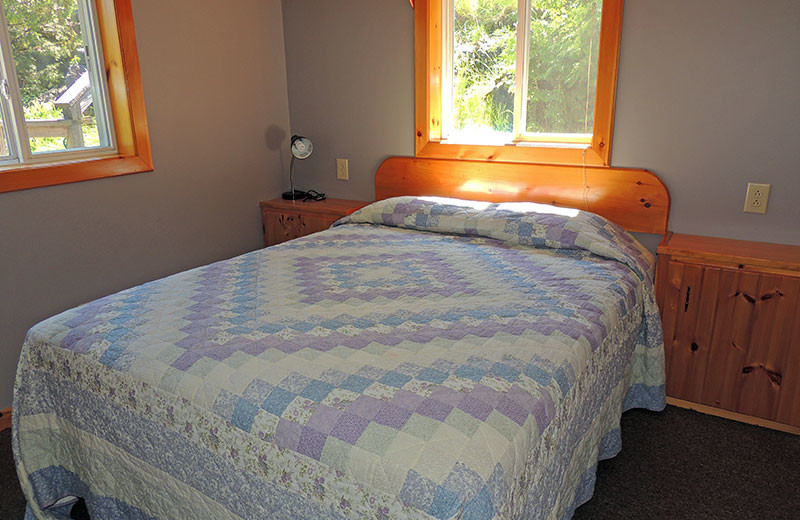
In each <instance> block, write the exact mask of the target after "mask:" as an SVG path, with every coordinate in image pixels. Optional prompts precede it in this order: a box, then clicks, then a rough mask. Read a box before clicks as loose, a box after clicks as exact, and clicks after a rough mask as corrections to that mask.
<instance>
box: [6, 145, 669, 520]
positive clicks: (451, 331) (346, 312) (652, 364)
mask: <svg viewBox="0 0 800 520" xmlns="http://www.w3.org/2000/svg"><path fill="white" fill-rule="evenodd" d="M431 165H433V166H431ZM457 166H458V167H459V168H460V169H459V173H458V174H457V175H461V176H467V177H468V178H467V179H466V180H464V179H463V178H458V179H460V180H457V183H458V184H459V185H460V186H464V187H465V188H464V189H463V190H461V191H459V190H454V189H453V188H452V186H451V184H452V182H453V179H454V174H453V172H452V171H451V168H452V161H436V160H427V161H420V160H416V159H404V158H394V159H389V160H388V161H387V163H384V165H383V166H382V167H381V170H379V172H378V176H377V178H376V186H377V189H376V195H377V198H378V199H379V200H378V202H376V203H374V204H371V205H369V206H367V207H365V208H363V209H362V210H359V211H358V212H356V213H354V214H352V215H350V216H348V217H345V218H344V219H342V220H340V221H339V222H337V223H336V224H335V225H334V227H333V228H331V229H329V230H327V231H323V232H321V233H316V234H313V235H310V236H307V237H304V238H301V239H297V240H293V241H290V242H287V243H284V244H281V245H278V246H273V247H270V248H266V249H263V250H259V251H254V252H251V253H247V254H245V255H242V256H239V257H236V258H233V259H230V260H226V261H222V262H218V263H214V264H211V265H208V266H204V267H200V268H197V269H193V270H190V271H186V272H184V273H179V274H176V275H174V276H170V277H167V278H164V279H162V280H157V281H153V282H150V283H147V284H144V285H141V286H138V287H134V288H132V289H128V290H126V291H122V292H120V293H117V294H114V295H111V296H108V297H105V298H101V299H99V300H96V301H94V302H91V303H88V304H85V305H83V306H80V307H77V308H75V309H72V310H68V311H66V312H64V313H61V314H59V315H57V316H54V317H52V318H50V319H48V320H45V321H43V322H42V323H40V324H38V325H36V326H35V327H33V328H32V329H31V330H30V332H29V334H28V336H27V338H26V341H25V344H24V346H23V350H22V354H21V357H20V364H19V369H18V374H17V380H16V386H15V396H14V416H13V421H14V424H13V427H14V437H13V448H14V453H15V458H16V462H17V469H18V474H19V477H20V482H21V485H22V488H23V491H24V492H25V495H26V497H27V499H28V512H27V516H28V517H30V518H69V510H70V508H71V507H72V505H73V503H74V502H75V500H76V499H77V498H78V497H80V498H82V499H83V500H84V501H85V502H86V505H87V508H88V510H89V512H90V514H91V516H92V518H93V519H115V518H220V519H223V518H231V519H234V518H248V519H249V518H270V519H272V518H276V519H277V518H287V519H288V518H314V517H316V518H325V519H327V518H377V519H388V518H397V519H415V518H425V519H431V518H437V519H450V518H459V519H465V520H467V519H470V520H478V519H487V520H488V519H492V518H498V519H499V518H526V519H527V518H556V519H561V518H569V517H570V516H571V515H572V513H573V512H574V510H575V508H576V507H577V506H579V505H580V504H581V503H583V502H585V501H586V500H588V499H589V498H590V497H591V494H592V490H593V486H594V474H595V468H596V464H597V461H598V460H601V459H603V458H608V457H612V456H614V455H615V454H616V453H617V452H618V451H619V449H620V447H621V443H620V431H619V419H620V415H621V413H622V412H623V411H624V410H626V409H629V408H633V407H643V408H648V409H651V410H659V409H661V408H663V406H664V357H663V356H664V354H663V353H664V351H663V340H662V336H661V324H660V320H659V317H658V311H657V308H656V305H655V301H654V296H653V288H652V275H653V265H654V259H653V257H652V255H651V254H650V253H649V252H648V251H647V250H646V249H645V248H644V247H643V246H641V244H639V243H638V242H637V241H636V240H635V239H633V238H632V236H631V235H630V234H629V233H628V232H626V231H625V230H624V229H623V228H622V227H621V226H620V225H618V224H615V223H614V222H612V221H610V220H608V219H606V218H604V217H603V216H600V215H598V214H596V213H592V212H589V211H584V210H581V209H574V206H577V207H589V208H590V209H595V210H596V209H597V208H601V211H600V212H601V213H608V212H609V211H612V212H614V211H618V212H621V211H622V210H623V209H624V207H622V208H621V207H620V204H619V203H617V202H612V203H610V205H609V207H610V208H612V209H611V210H606V209H604V208H605V206H604V204H607V205H608V204H609V202H608V201H609V200H612V201H613V199H614V197H615V196H619V193H623V195H622V197H623V198H624V199H626V200H627V199H628V198H631V197H633V198H631V202H630V203H629V204H628V205H629V206H631V207H633V206H635V207H633V209H632V210H631V211H627V212H625V214H626V215H627V216H626V217H624V218H630V214H631V213H632V212H634V213H635V212H636V211H641V212H642V214H643V215H645V216H647V218H644V217H637V218H636V219H635V220H636V221H637V222H638V224H628V225H626V227H628V228H629V229H633V230H643V231H653V230H657V229H659V228H660V226H662V225H663V226H664V227H665V226H666V211H667V210H668V197H667V195H666V190H665V189H664V188H663V185H661V184H660V181H658V179H657V178H655V176H652V174H647V173H646V172H644V173H642V172H638V173H637V172H631V173H630V175H629V176H627V177H624V176H623V182H624V183H627V184H632V185H634V186H637V187H638V188H637V187H634V188H630V187H629V188H630V189H629V191H630V193H629V192H628V191H625V189H622V188H620V190H621V191H619V192H617V191H613V192H612V191H607V190H606V191H604V190H603V189H599V188H598V186H600V183H599V182H598V183H597V184H593V183H594V179H593V178H592V177H591V175H587V174H586V172H578V173H576V175H578V176H579V179H578V181H576V182H575V183H573V184H574V186H572V187H571V188H569V189H567V188H565V186H569V185H570V183H572V181H573V180H574V179H571V178H569V177H568V176H565V177H562V178H561V180H560V181H559V183H558V185H555V184H552V182H551V183H550V185H551V186H552V187H551V189H548V188H547V186H548V184H547V183H546V182H544V181H542V180H541V179H539V182H535V180H536V179H535V175H533V176H531V174H530V172H528V173H526V174H525V176H524V178H525V181H524V182H525V183H526V186H528V187H529V188H530V190H534V191H536V193H534V194H531V193H528V192H526V191H525V190H522V189H517V191H516V192H515V194H516V195H514V196H510V195H509V194H508V193H506V192H504V191H503V190H513V189H514V186H515V185H516V184H515V183H517V182H519V180H518V179H517V175H518V174H517V169H518V168H521V167H522V166H521V165H513V166H507V167H506V168H507V170H503V171H500V170H498V169H494V170H492V171H491V172H490V176H488V177H487V175H485V174H484V173H481V172H479V171H477V170H474V169H473V170H471V169H470V168H478V169H484V168H486V167H485V166H483V165H473V166H472V167H471V166H470V165H469V164H467V163H461V164H459V165H457ZM511 170H513V173H509V172H510V171H511ZM432 172H433V173H432ZM590 174H591V172H590ZM645 174H646V175H645ZM445 178H446V179H447V182H445V183H444V184H437V182H438V181H439V180H441V179H445ZM420 179H424V181H420ZM462 181H464V182H462ZM470 183H472V184H470ZM627 184H626V185H627ZM418 185H419V186H418ZM509 186H510V187H511V188H509ZM530 190H529V191H530ZM598 191H599V192H600V193H599V194H598ZM397 195H404V196H397ZM443 195H450V196H457V197H460V198H467V199H473V200H471V201H465V200H460V199H452V198H440V197H442V196H443ZM659 197H662V198H661V199H660V198H659ZM474 199H484V200H483V201H478V200H474ZM504 200H511V201H538V202H551V203H552V202H555V203H557V204H560V206H552V205H550V206H544V205H540V204H534V203H531V202H499V201H504ZM663 200H665V201H666V202H663ZM565 201H566V202H565ZM570 201H573V202H570ZM645 201H646V202H647V205H646V206H645ZM565 205H571V206H573V208H566V207H564V206H565ZM592 205H595V206H596V207H594V208H592ZM650 215H652V217H651V216H650Z"/></svg>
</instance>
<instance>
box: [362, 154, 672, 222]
mask: <svg viewBox="0 0 800 520" xmlns="http://www.w3.org/2000/svg"><path fill="white" fill-rule="evenodd" d="M584 171H585V176H586V183H585V184H584ZM587 186H588V188H587ZM402 195H433V196H439V197H455V198H459V199H468V200H484V201H489V202H523V201H525V202H539V203H542V204H552V205H554V206H562V207H568V208H577V209H586V210H589V211H591V212H593V213H597V214H598V215H602V216H603V217H605V218H607V219H609V220H611V221H612V222H616V223H617V224H619V225H620V226H622V227H624V228H625V229H627V230H628V231H637V232H641V233H656V234H663V233H666V231H667V219H668V217H669V192H667V188H666V186H664V183H663V182H661V179H659V178H658V177H657V176H656V175H654V174H653V173H650V172H648V171H647V170H635V169H627V168H604V167H586V168H585V170H584V168H583V167H582V166H553V165H540V164H523V163H509V162H495V161H469V160H462V159H418V158H415V157H390V158H388V159H386V160H385V161H383V164H381V165H380V166H379V167H378V172H377V173H376V174H375V198H376V199H377V200H382V199H387V198H389V197H398V196H402Z"/></svg>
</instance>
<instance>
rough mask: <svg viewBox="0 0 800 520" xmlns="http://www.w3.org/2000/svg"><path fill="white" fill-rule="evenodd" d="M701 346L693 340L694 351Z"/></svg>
mask: <svg viewBox="0 0 800 520" xmlns="http://www.w3.org/2000/svg"><path fill="white" fill-rule="evenodd" d="M699 348H700V346H699V345H698V344H697V343H695V342H694V341H693V342H692V352H697V349H699Z"/></svg>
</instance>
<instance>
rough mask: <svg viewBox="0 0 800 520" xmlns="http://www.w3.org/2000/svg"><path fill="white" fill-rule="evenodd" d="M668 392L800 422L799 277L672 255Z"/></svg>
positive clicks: (666, 306) (666, 311) (667, 300)
mask: <svg viewBox="0 0 800 520" xmlns="http://www.w3.org/2000/svg"><path fill="white" fill-rule="evenodd" d="M667 269H668V271H667V274H666V277H665V281H666V283H665V284H664V285H665V287H664V289H663V294H662V298H663V311H662V318H663V325H664V343H665V348H666V368H667V395H669V396H670V397H675V398H678V399H683V400H686V401H692V402H696V403H701V404H706V405H709V406H714V407H717V408H722V409H725V410H730V411H733V412H738V413H741V414H745V415H750V416H755V417H762V418H765V419H769V420H772V421H778V422H783V423H786V424H793V425H800V352H798V349H800V278H797V277H794V276H785V275H779V274H773V273H762V272H757V271H747V270H742V269H733V268H725V267H715V266H707V265H698V264H692V263H687V262H682V261H677V260H671V261H670V262H669V264H668V266H667Z"/></svg>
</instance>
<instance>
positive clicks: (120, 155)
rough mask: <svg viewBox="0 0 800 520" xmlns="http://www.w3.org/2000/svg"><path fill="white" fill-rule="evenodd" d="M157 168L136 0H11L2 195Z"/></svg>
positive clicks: (2, 75) (6, 9) (1, 101)
mask: <svg viewBox="0 0 800 520" xmlns="http://www.w3.org/2000/svg"><path fill="white" fill-rule="evenodd" d="M150 170H152V159H151V155H150V142H149V136H148V132H147V123H146V119H145V113H144V101H143V96H142V90H141V79H140V75H139V63H138V57H137V53H136V41H135V37H134V32H133V19H132V13H131V4H130V0H1V1H0V192H3V191H13V190H18V189H27V188H34V187H38V186H48V185H53V184H61V183H66V182H75V181H81V180H89V179H95V178H101V177H108V176H113V175H123V174H127V173H136V172H142V171H150Z"/></svg>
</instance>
